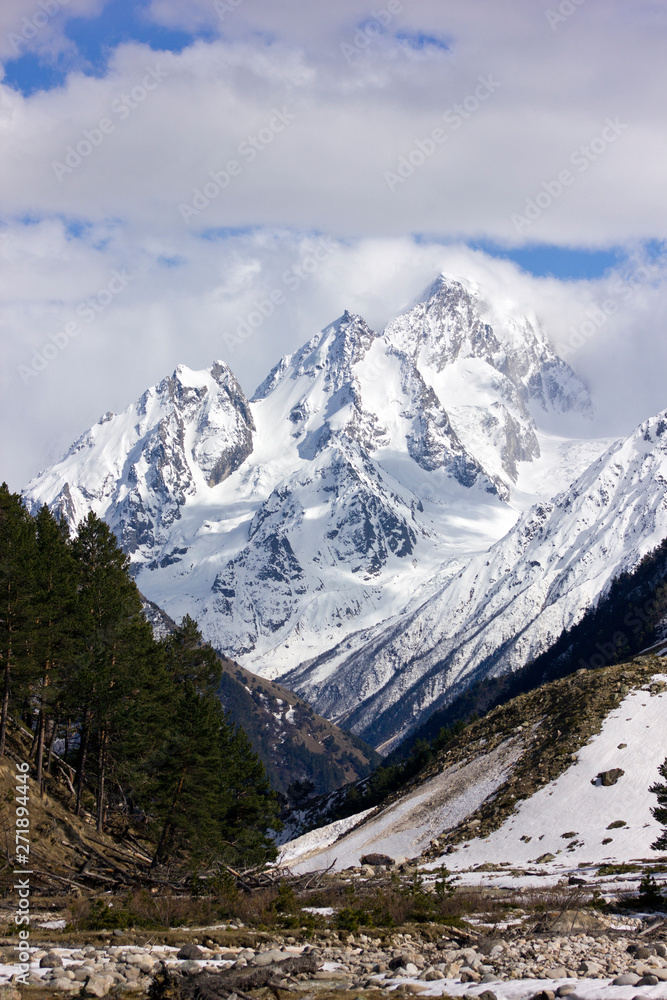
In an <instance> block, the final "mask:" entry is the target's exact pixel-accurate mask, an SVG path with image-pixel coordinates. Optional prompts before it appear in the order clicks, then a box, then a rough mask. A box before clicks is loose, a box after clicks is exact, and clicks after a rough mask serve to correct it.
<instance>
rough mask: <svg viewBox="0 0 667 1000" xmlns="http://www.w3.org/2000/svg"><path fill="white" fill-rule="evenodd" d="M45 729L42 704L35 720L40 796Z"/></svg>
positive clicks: (40, 790)
mask: <svg viewBox="0 0 667 1000" xmlns="http://www.w3.org/2000/svg"><path fill="white" fill-rule="evenodd" d="M45 729H46V715H45V714H44V706H42V708H41V709H40V711H39V719H38V720H37V733H36V736H37V754H36V763H37V776H36V780H37V787H38V789H39V794H40V797H43V795H44V789H43V788H42V764H43V761H44V730H45Z"/></svg>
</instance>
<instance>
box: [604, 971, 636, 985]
mask: <svg viewBox="0 0 667 1000" xmlns="http://www.w3.org/2000/svg"><path fill="white" fill-rule="evenodd" d="M640 979H641V976H638V975H637V974H636V973H634V972H624V973H623V975H622V976H617V977H616V979H613V980H612V983H611V985H612V986H636V985H637V983H638V982H639V980H640Z"/></svg>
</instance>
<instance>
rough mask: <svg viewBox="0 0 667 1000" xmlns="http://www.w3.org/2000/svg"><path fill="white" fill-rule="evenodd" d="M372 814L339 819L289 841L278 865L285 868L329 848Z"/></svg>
mask: <svg viewBox="0 0 667 1000" xmlns="http://www.w3.org/2000/svg"><path fill="white" fill-rule="evenodd" d="M372 812H373V810H372V809H365V810H364V811H363V812H360V813H355V815H354V816H346V817H345V819H337V820H336V821H335V823H328V824H327V826H320V827H318V829H317V830H311V831H310V833H303V834H302V835H301V836H300V837H296V838H295V839H294V840H290V841H288V842H287V843H286V844H285V845H284V846H283V848H282V850H281V852H280V854H279V855H278V860H277V861H276V865H278V866H280V867H283V866H285V865H288V864H290V862H291V861H293V860H294V859H295V858H302V857H304V856H310V855H311V854H312V853H313V852H316V851H321V850H323V849H324V848H326V847H329V846H330V845H331V844H333V843H335V842H336V841H337V840H338V838H339V837H341V836H342V835H343V834H344V833H347V831H348V830H350V829H351V828H352V827H353V826H356V825H357V823H360V822H361V821H362V820H363V819H365V818H366V816H368V815H369V814H370V813H372ZM315 867H316V868H317V867H318V866H317V865H316V866H315Z"/></svg>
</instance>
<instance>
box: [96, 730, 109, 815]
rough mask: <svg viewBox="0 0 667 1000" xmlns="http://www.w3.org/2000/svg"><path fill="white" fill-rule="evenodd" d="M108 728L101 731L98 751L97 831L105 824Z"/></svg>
mask: <svg viewBox="0 0 667 1000" xmlns="http://www.w3.org/2000/svg"><path fill="white" fill-rule="evenodd" d="M106 744H107V734H106V730H104V729H103V730H102V732H101V733H100V742H99V747H98V751H97V832H98V833H101V832H102V828H103V826H104V779H105V776H106V775H105V772H106V763H107V762H106Z"/></svg>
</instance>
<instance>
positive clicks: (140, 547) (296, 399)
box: [26, 275, 600, 724]
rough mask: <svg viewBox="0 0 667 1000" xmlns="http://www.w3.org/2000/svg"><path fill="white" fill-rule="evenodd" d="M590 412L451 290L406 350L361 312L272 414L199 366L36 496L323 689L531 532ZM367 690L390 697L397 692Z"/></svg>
mask: <svg viewBox="0 0 667 1000" xmlns="http://www.w3.org/2000/svg"><path fill="white" fill-rule="evenodd" d="M492 313H493V316H495V317H497V316H500V319H497V318H493V320H492V321H490V320H489V316H490V315H491V314H492ZM589 406H590V399H589V397H588V393H587V390H586V389H585V387H584V386H583V384H582V383H581V382H580V381H579V380H578V379H577V377H576V375H575V374H574V373H573V372H572V371H571V369H569V368H568V367H567V366H566V365H564V363H563V362H562V361H560V360H559V359H558V358H557V357H556V355H555V354H554V352H553V350H552V348H551V347H550V345H549V343H548V341H547V339H546V338H545V337H544V335H543V333H542V331H540V330H539V328H538V327H536V326H535V325H534V324H532V323H531V322H530V321H529V320H528V319H526V318H525V317H521V316H518V315H515V314H514V313H512V312H511V311H509V310H507V309H504V310H503V309H500V308H498V309H496V310H495V312H494V311H493V310H492V309H490V308H489V303H488V301H487V300H486V299H485V298H484V295H483V293H482V290H481V289H480V288H479V287H477V286H474V285H473V284H472V283H470V282H465V281H462V280H458V279H455V278H452V277H450V276H445V275H441V276H440V277H439V278H437V279H436V281H435V282H434V283H433V285H432V286H431V287H430V289H429V290H428V293H427V294H426V295H425V296H423V297H422V300H421V301H420V302H419V303H417V304H416V305H415V306H413V307H412V308H411V309H410V310H409V311H408V312H406V313H405V314H404V315H402V316H399V317H397V318H396V319H395V320H394V321H392V323H390V324H389V325H388V326H387V328H386V329H385V330H384V331H379V332H378V331H375V330H373V329H371V328H370V327H369V326H368V324H367V323H366V322H365V320H364V319H363V318H362V317H361V316H358V315H355V314H352V313H350V312H345V313H344V314H343V315H342V316H340V317H339V318H338V319H337V320H335V321H334V322H333V323H331V324H329V325H328V326H327V327H325V328H324V329H323V330H322V331H321V332H319V333H317V334H316V335H315V336H314V337H312V338H311V339H310V340H309V341H308V342H307V343H306V344H305V345H304V346H303V347H301V348H300V349H299V350H297V351H295V352H294V353H292V354H289V355H287V356H285V357H284V358H282V359H281V360H280V361H279V363H278V364H277V365H276V366H275V367H274V369H273V370H272V371H271V373H270V374H269V376H268V377H267V378H266V379H265V381H264V382H263V383H262V384H261V385H260V387H259V388H258V389H257V392H256V393H255V396H254V397H253V399H252V401H248V400H247V399H246V397H245V395H244V393H243V391H242V390H241V388H240V386H239V384H238V382H237V381H236V379H235V377H234V375H233V374H232V372H231V371H230V369H229V368H228V367H227V366H226V365H225V364H224V362H221V361H218V362H215V363H214V364H213V365H212V366H211V367H210V368H208V369H206V370H204V371H200V372H195V371H191V370H190V369H189V368H187V367H186V366H184V365H181V366H179V367H178V368H177V369H176V370H175V371H174V372H173V374H172V375H170V376H169V377H167V378H165V379H163V380H162V381H161V382H159V383H158V384H157V385H155V386H153V387H152V388H151V389H149V390H147V392H145V393H144V394H143V396H142V397H141V399H140V400H138V401H137V402H136V403H133V404H132V405H130V406H128V407H127V409H126V410H124V411H123V412H122V413H120V414H117V415H114V414H107V415H106V416H105V417H104V418H102V420H101V421H100V422H99V423H98V424H96V425H95V426H94V427H93V428H91V430H90V431H88V432H87V433H86V434H85V435H83V436H82V437H81V438H80V439H79V441H77V442H76V444H75V445H74V446H73V447H72V448H71V449H70V451H69V452H68V453H67V455H66V456H65V457H64V458H63V460H62V461H61V462H60V463H58V464H57V465H56V466H54V467H53V468H52V469H50V470H48V471H47V472H45V473H43V474H41V475H40V476H39V477H38V478H37V479H36V480H35V481H34V482H33V483H31V484H30V486H29V488H28V490H27V491H26V497H27V499H28V501H29V502H30V503H31V504H32V505H33V506H38V505H41V504H42V503H43V502H46V503H48V504H49V506H51V507H52V508H53V509H55V510H56V511H57V512H58V513H60V514H61V515H63V516H65V517H67V519H68V520H69V521H70V523H71V524H72V525H73V526H76V524H77V523H78V522H79V521H80V520H81V519H82V518H83V517H84V516H85V515H86V514H87V512H88V511H89V510H94V511H95V513H97V514H98V515H99V516H101V517H103V518H105V519H106V520H107V521H108V522H109V524H110V525H111V527H112V528H113V529H114V531H115V532H116V533H117V535H118V538H119V539H120V541H121V543H122V545H123V546H124V548H125V549H126V551H127V552H128V553H129V554H130V555H131V558H132V563H133V566H134V571H135V573H136V575H137V577H138V582H139V585H140V587H141V589H142V591H143V592H144V593H145V594H146V596H147V597H149V598H150V599H151V600H154V601H155V602H156V603H157V604H159V605H160V606H162V607H164V608H165V610H166V611H167V612H168V613H169V614H170V615H171V616H172V617H174V618H179V617H182V615H183V614H185V613H186V612H187V613H190V614H192V615H194V616H195V617H196V618H197V619H198V620H199V622H200V625H201V627H202V629H203V631H204V634H205V635H206V636H207V638H209V639H211V640H212V641H213V643H214V644H215V645H216V646H217V647H218V648H219V649H221V650H222V651H223V652H225V653H227V654H228V655H231V656H232V657H235V658H241V657H243V658H244V665H245V666H248V667H250V668H251V669H253V670H255V671H257V672H261V673H264V674H266V675H271V676H279V675H281V674H282V673H284V672H286V671H288V670H291V669H294V668H301V667H302V665H303V664H304V662H309V661H313V660H317V661H318V663H319V664H320V666H318V682H317V683H318V684H319V683H320V680H321V679H322V676H323V674H326V673H327V668H324V667H322V666H321V660H320V657H321V655H322V654H323V653H325V654H326V655H328V651H331V653H332V656H333V657H334V659H336V662H340V656H341V649H342V648H343V646H344V644H345V643H346V642H352V637H353V636H354V635H355V634H357V633H359V632H360V630H362V631H363V630H371V631H372V630H376V629H380V630H382V629H383V628H385V627H386V624H387V622H388V620H392V621H393V620H394V619H396V616H398V618H400V617H401V616H402V615H405V614H408V613H410V614H411V613H412V612H413V611H414V609H415V608H417V607H418V606H420V605H423V604H424V602H425V601H428V599H430V598H432V597H433V596H434V595H435V594H436V593H438V592H439V590H440V589H441V588H442V586H443V585H444V583H445V582H446V581H448V580H451V579H452V578H453V577H455V576H456V575H457V574H458V572H459V571H460V570H461V569H462V567H463V566H464V565H465V562H466V560H468V559H469V558H470V557H471V556H472V555H474V554H475V553H480V552H485V551H486V550H487V549H488V548H489V546H490V545H492V544H493V543H494V542H496V541H497V540H498V539H499V538H500V537H501V536H503V535H504V534H505V533H506V532H507V531H508V530H509V529H510V528H511V527H512V525H513V524H514V523H515V521H516V519H517V517H518V510H517V506H523V507H525V506H526V503H527V501H526V494H525V491H524V492H523V493H518V492H517V491H516V490H515V483H516V481H517V478H518V476H519V473H520V472H521V470H522V469H525V468H526V467H527V466H529V465H531V466H532V463H536V462H538V461H539V462H541V463H542V466H543V467H545V468H546V465H545V462H548V459H545V458H541V457H540V456H541V442H544V440H545V437H544V435H543V433H542V431H541V429H540V422H539V421H540V414H546V413H547V412H551V413H552V414H554V413H555V414H556V416H557V415H558V412H560V411H561V410H562V411H565V412H568V413H570V414H572V413H575V414H579V415H580V416H583V415H584V414H585V413H586V412H587V407H589ZM562 444H563V446H565V445H566V444H567V442H562ZM550 445H551V439H550ZM587 449H588V454H589V455H590V454H597V453H599V450H600V449H598V450H597V452H596V449H595V446H594V445H591V444H588V445H587ZM556 450H557V449H552V450H551V451H549V454H552V453H555V451H556ZM576 451H577V449H576V446H574V445H573V446H572V447H571V448H570V449H569V453H568V456H567V467H568V468H570V467H572V468H574V470H575V471H576V472H579V471H581V469H582V468H583V465H582V464H581V462H579V463H577V460H576V454H575V453H576ZM559 461H560V459H559ZM548 468H549V474H550V478H549V482H553V483H557V482H559V472H558V469H559V466H558V465H554V464H553V463H552V464H550V465H549V466H548ZM534 478H535V479H538V478H539V477H538V476H535V477H534ZM567 481H568V482H569V479H568V480H567ZM537 498H541V499H543V500H546V499H547V497H545V496H544V495H543V494H542V493H540V494H538V496H537V497H536V499H537ZM508 501H512V503H511V504H510V503H508ZM445 617H447V616H445ZM396 620H398V619H396ZM401 620H402V619H401ZM373 634H374V635H375V632H373ZM434 634H435V633H434ZM356 643H357V640H356V639H355V640H354V643H353V645H356ZM420 643H421V640H419V642H418V645H419V644H420ZM334 650H335V654H334V652H333V651H334ZM332 669H333V660H332ZM382 669H384V668H382ZM362 673H363V671H362V672H361V673H360V683H361V684H362V687H363V690H364V693H365V694H364V696H366V694H368V695H369V696H370V695H372V694H373V691H374V685H375V683H376V679H377V678H379V676H380V673H381V671H380V672H378V671H376V669H375V666H374V667H373V668H372V671H371V672H370V673H369V672H368V671H366V673H365V675H364V676H363V677H362V676H361V674H362ZM305 683H309V681H307V680H306V679H305V676H304V684H305ZM328 690H329V693H328V694H327V695H326V697H327V698H328V697H329V694H330V693H331V690H332V688H330V689H328ZM323 697H324V696H323ZM343 703H347V692H345V691H341V697H340V699H339V705H338V707H339V708H341V706H342V705H343ZM341 710H342V709H341ZM364 724H365V723H364Z"/></svg>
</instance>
